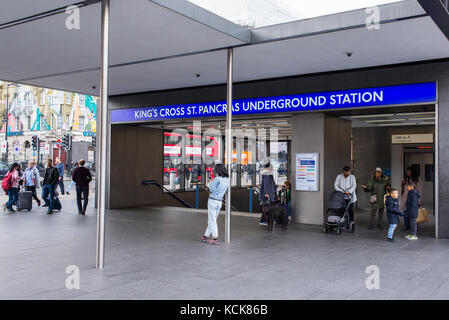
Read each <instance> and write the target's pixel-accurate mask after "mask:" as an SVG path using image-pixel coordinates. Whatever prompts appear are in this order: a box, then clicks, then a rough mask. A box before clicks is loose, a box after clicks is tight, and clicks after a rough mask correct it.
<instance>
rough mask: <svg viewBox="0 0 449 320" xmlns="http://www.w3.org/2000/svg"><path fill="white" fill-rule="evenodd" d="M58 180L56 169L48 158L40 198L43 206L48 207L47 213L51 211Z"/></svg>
mask: <svg viewBox="0 0 449 320" xmlns="http://www.w3.org/2000/svg"><path fill="white" fill-rule="evenodd" d="M58 180H59V174H58V169H56V168H55V167H53V161H52V160H51V159H48V160H47V168H46V169H45V176H44V186H43V187H42V199H44V201H45V205H44V207H48V211H47V214H52V213H53V204H54V198H55V190H56V186H57V185H58Z"/></svg>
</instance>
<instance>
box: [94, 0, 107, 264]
mask: <svg viewBox="0 0 449 320" xmlns="http://www.w3.org/2000/svg"><path fill="white" fill-rule="evenodd" d="M108 60H109V0H102V1H101V80H100V112H99V113H100V123H99V124H100V128H99V129H100V130H99V132H98V133H99V138H100V139H99V151H100V153H99V155H98V158H99V161H100V165H99V166H98V167H97V169H99V171H98V172H97V174H98V175H97V177H96V179H98V187H99V195H98V209H97V264H96V266H97V269H103V268H104V244H105V234H104V233H105V231H104V230H105V209H106V190H107V189H106V172H107V170H106V167H107V131H108V123H107V121H108V117H107V112H108V71H109V61H108Z"/></svg>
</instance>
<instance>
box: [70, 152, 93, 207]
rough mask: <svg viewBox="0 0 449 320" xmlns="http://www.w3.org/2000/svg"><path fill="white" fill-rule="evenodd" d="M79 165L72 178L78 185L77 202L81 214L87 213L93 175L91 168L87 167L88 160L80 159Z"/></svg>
mask: <svg viewBox="0 0 449 320" xmlns="http://www.w3.org/2000/svg"><path fill="white" fill-rule="evenodd" d="M78 163H79V167H78V168H76V169H75V170H73V174H72V180H73V181H75V185H76V204H77V206H78V213H79V214H86V208H87V203H88V198H89V182H91V181H92V175H91V174H90V171H89V169H87V168H85V167H84V165H85V164H86V161H84V160H82V159H81V160H80V161H79V162H78ZM81 195H82V197H83V200H84V202H83V205H82V206H81Z"/></svg>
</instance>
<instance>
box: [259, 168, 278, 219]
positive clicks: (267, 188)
mask: <svg viewBox="0 0 449 320" xmlns="http://www.w3.org/2000/svg"><path fill="white" fill-rule="evenodd" d="M261 175H262V177H261V179H260V180H261V183H260V193H259V200H260V202H261V203H262V201H263V200H265V199H269V200H270V203H271V204H273V203H274V202H275V201H276V187H277V186H276V183H275V182H274V178H273V170H272V169H271V167H270V163H269V162H268V163H267V164H265V166H264V168H263V169H262V170H261ZM259 224H260V225H261V226H266V225H267V222H266V221H265V215H264V214H263V213H262V214H261V216H260V221H259Z"/></svg>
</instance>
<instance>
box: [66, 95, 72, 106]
mask: <svg viewBox="0 0 449 320" xmlns="http://www.w3.org/2000/svg"><path fill="white" fill-rule="evenodd" d="M65 103H66V104H72V94H71V93H70V92H67V93H66V101H65Z"/></svg>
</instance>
